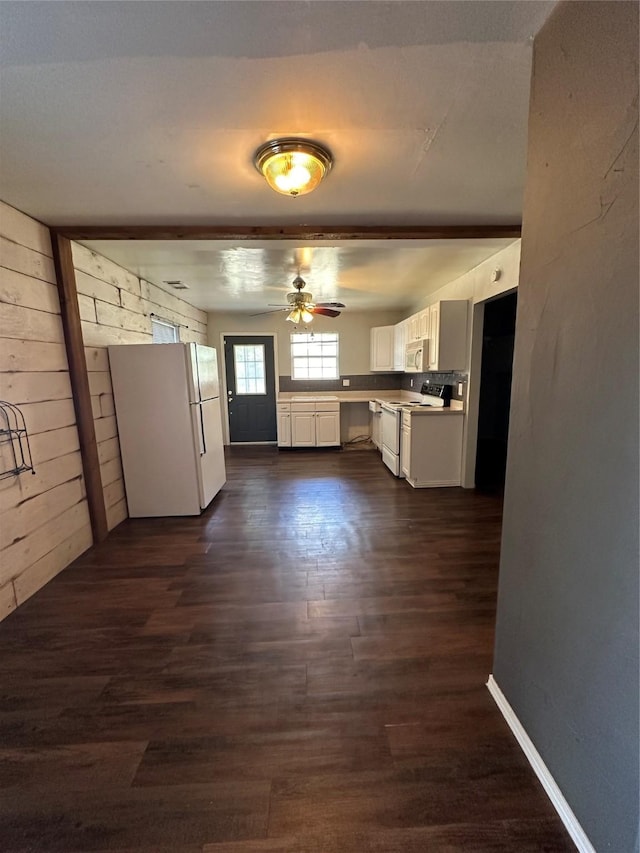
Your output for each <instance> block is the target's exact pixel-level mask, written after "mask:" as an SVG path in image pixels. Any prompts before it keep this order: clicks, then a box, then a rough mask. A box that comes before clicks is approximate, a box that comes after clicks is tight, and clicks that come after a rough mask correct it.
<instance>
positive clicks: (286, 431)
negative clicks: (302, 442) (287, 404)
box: [278, 412, 291, 447]
mask: <svg viewBox="0 0 640 853" xmlns="http://www.w3.org/2000/svg"><path fill="white" fill-rule="evenodd" d="M278 447H291V413H290V412H278Z"/></svg>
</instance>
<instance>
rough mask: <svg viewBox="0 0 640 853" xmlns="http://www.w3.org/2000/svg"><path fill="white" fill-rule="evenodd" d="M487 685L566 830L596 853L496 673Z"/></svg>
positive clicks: (584, 849) (589, 852)
mask: <svg viewBox="0 0 640 853" xmlns="http://www.w3.org/2000/svg"><path fill="white" fill-rule="evenodd" d="M487 688H488V689H489V693H491V695H492V696H493V698H494V701H495V703H496V705H497V706H498V708H499V709H500V712H501V714H502V716H503V717H504V718H505V720H506V721H507V725H508V726H509V728H510V729H511V731H512V732H513V734H514V735H515V737H516V740H517V741H518V743H519V744H520V746H521V748H522V751H523V752H524V754H525V755H526V757H527V760H528V761H529V764H530V765H531V766H532V767H533V770H534V773H535V774H536V776H537V777H538V779H539V780H540V782H541V783H542V787H543V788H544V790H545V791H546V794H547V796H548V797H549V799H550V800H551V803H552V804H553V807H554V809H555V810H556V811H557V812H558V815H559V816H560V820H561V821H562V822H563V824H564V825H565V827H566V829H567V832H568V833H569V835H570V836H571V838H572V839H573V842H574V844H575V845H576V847H577V848H578V850H579V851H580V853H596V850H595V848H594V847H593V845H592V844H591V842H590V841H589V839H588V838H587V835H586V833H585V831H584V829H583V828H582V827H581V826H580V824H579V823H578V819H577V817H576V816H575V815H574V813H573V811H572V810H571V806H570V805H569V803H568V802H567V801H566V800H565V798H564V796H563V794H562V791H561V790H560V788H559V787H558V785H557V784H556V781H555V779H554V778H553V776H552V775H551V773H550V772H549V769H548V768H547V765H546V764H545V763H544V761H543V760H542V758H541V756H540V753H539V752H538V750H537V749H536V748H535V746H534V745H533V741H532V740H531V738H530V737H529V735H528V734H527V733H526V731H525V730H524V728H523V726H522V723H521V722H520V720H519V719H518V718H517V717H516V715H515V713H514V711H513V708H512V707H511V705H510V704H509V703H508V702H507V700H506V698H505V695H504V693H503V692H502V690H500V688H499V687H498V684H497V682H496V680H495V678H494V677H493V675H490V676H489V680H488V681H487Z"/></svg>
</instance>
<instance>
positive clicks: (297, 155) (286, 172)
mask: <svg viewBox="0 0 640 853" xmlns="http://www.w3.org/2000/svg"><path fill="white" fill-rule="evenodd" d="M253 162H254V165H255V167H256V169H257V170H258V171H259V172H260V174H262V175H264V177H265V179H266V181H267V183H268V184H269V186H270V187H271V188H272V189H273V190H275V191H276V192H277V193H281V194H282V195H289V196H294V197H295V196H298V195H305V194H306V193H310V192H311V191H312V190H314V189H315V188H316V187H317V186H318V184H319V183H320V181H321V180H322V179H323V178H324V176H325V175H326V174H327V172H328V171H329V170H330V169H331V166H332V164H333V160H332V157H331V153H330V152H329V151H328V150H327V149H326V148H324V147H323V146H322V145H319V144H318V143H317V142H311V141H310V140H308V139H294V138H287V139H273V140H271V141H270V142H265V144H264V145H261V146H260V148H258V150H257V151H256V153H255V155H254V158H253Z"/></svg>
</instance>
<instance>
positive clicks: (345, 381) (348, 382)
mask: <svg viewBox="0 0 640 853" xmlns="http://www.w3.org/2000/svg"><path fill="white" fill-rule="evenodd" d="M349 385H351V380H350V379H343V380H342V387H343V388H348V387H349Z"/></svg>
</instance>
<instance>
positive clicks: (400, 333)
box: [393, 320, 409, 370]
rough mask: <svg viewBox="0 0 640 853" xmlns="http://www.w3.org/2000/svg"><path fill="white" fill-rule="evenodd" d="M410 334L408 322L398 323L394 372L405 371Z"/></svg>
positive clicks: (394, 351)
mask: <svg viewBox="0 0 640 853" xmlns="http://www.w3.org/2000/svg"><path fill="white" fill-rule="evenodd" d="M408 332H409V321H408V320H401V321H400V322H399V323H396V325H395V334H394V345H393V364H394V370H404V356H405V351H406V349H407V335H408Z"/></svg>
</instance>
